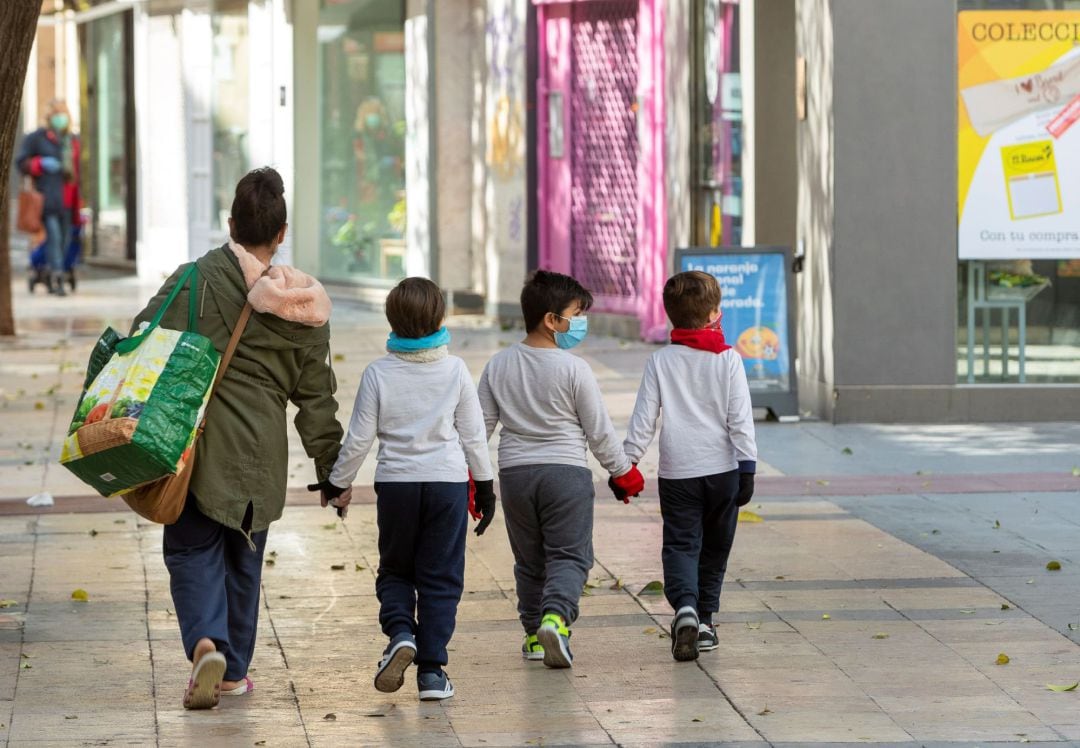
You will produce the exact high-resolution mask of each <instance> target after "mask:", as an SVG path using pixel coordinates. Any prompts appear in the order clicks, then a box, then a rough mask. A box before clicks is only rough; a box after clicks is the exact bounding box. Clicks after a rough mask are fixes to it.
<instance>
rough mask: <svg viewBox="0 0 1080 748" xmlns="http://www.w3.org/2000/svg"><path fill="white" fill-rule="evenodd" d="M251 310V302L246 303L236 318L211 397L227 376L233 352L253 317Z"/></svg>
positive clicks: (215, 378)
mask: <svg viewBox="0 0 1080 748" xmlns="http://www.w3.org/2000/svg"><path fill="white" fill-rule="evenodd" d="M251 311H252V310H251V303H250V302H247V303H245V304H244V308H243V309H241V310H240V316H239V317H238V318H237V319H236V326H235V327H233V331H232V335H231V336H230V337H229V344H228V345H227V346H226V347H225V354H224V355H223V356H222V357H221V365H220V366H218V370H217V376H215V377H214V386H213V389H211V390H210V396H211V397H213V395H214V390H216V389H217V387H218V384H220V383H221V380H222V379H224V378H225V370H226V369H228V368H229V364H231V363H232V358H233V354H234V353H236V346H237V345H239V343H240V336H241V335H243V334H244V329H245V328H246V327H247V323H248V320H249V319H251Z"/></svg>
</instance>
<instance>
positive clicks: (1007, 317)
mask: <svg viewBox="0 0 1080 748" xmlns="http://www.w3.org/2000/svg"><path fill="white" fill-rule="evenodd" d="M957 9H958V11H959V16H958V22H957V31H958V38H957V50H958V52H957V65H958V67H957V73H958V75H957V80H958V85H959V91H958V101H957V107H958V117H957V123H958V133H957V155H958V172H957V174H958V226H959V228H958V237H957V239H958V241H957V244H958V249H959V260H960V262H959V273H958V288H959V294H958V295H959V321H960V329H959V330H958V334H957V341H958V343H959V345H958V356H957V359H958V361H957V375H958V378H959V381H961V382H969V383H1000V382H1025V383H1063V382H1080V126H1076V125H1075V123H1076V122H1077V121H1078V120H1080V32H1078V31H1077V30H1078V29H1080V2H1067V1H1065V0H1057V1H1056V2H1055V1H1054V0H1009V1H1003V0H960V1H959V2H958V3H957Z"/></svg>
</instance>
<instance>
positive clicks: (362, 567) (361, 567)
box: [356, 564, 367, 571]
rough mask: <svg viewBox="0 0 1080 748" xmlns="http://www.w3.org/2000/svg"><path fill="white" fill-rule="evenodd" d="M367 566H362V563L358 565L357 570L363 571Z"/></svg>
mask: <svg viewBox="0 0 1080 748" xmlns="http://www.w3.org/2000/svg"><path fill="white" fill-rule="evenodd" d="M366 568H367V567H366V566H361V565H360V564H357V565H356V571H363V570H364V569H366Z"/></svg>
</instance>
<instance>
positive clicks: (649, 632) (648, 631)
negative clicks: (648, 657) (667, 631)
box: [641, 626, 656, 635]
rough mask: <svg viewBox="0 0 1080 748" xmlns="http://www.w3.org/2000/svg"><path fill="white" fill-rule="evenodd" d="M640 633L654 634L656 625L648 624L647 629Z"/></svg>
mask: <svg viewBox="0 0 1080 748" xmlns="http://www.w3.org/2000/svg"><path fill="white" fill-rule="evenodd" d="M641 633H643V634H650V635H651V634H655V633H656V627H655V626H649V627H648V628H647V629H644V630H643V631H642V632H641Z"/></svg>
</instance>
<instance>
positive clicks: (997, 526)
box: [994, 519, 1001, 530]
mask: <svg viewBox="0 0 1080 748" xmlns="http://www.w3.org/2000/svg"><path fill="white" fill-rule="evenodd" d="M994 529H995V530H1000V529H1001V522H1000V521H999V520H996V519H995V520H994Z"/></svg>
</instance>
